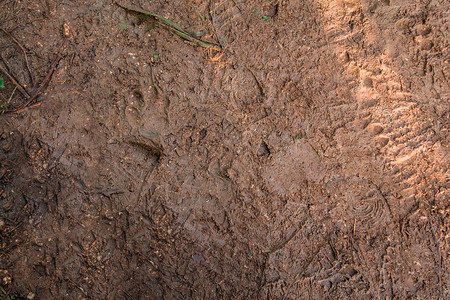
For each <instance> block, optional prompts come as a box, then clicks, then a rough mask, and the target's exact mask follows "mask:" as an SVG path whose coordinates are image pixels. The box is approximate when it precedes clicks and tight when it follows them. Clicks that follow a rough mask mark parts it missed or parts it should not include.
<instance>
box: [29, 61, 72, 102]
mask: <svg viewBox="0 0 450 300" xmlns="http://www.w3.org/2000/svg"><path fill="white" fill-rule="evenodd" d="M62 58H63V57H62V56H58V57H57V58H56V59H55V61H54V62H53V65H52V67H51V68H50V71H48V74H47V77H45V79H44V81H42V83H41V85H40V86H39V88H38V89H37V90H36V92H35V93H34V94H33V96H32V97H30V100H28V102H27V103H26V104H25V105H24V106H25V107H26V106H28V105H30V104H31V103H33V101H34V100H36V99H37V98H38V97H39V95H40V94H41V93H42V92H43V90H44V88H45V87H46V86H47V84H48V83H49V82H50V79H52V76H53V73H54V72H55V70H56V68H57V67H58V64H59V62H60V61H61V59H62Z"/></svg>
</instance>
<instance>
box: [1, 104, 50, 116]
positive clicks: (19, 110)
mask: <svg viewBox="0 0 450 300" xmlns="http://www.w3.org/2000/svg"><path fill="white" fill-rule="evenodd" d="M41 104H42V102H38V103H35V104H32V105H29V106H25V107H22V108H18V109H16V110H10V111H6V112H5V113H15V114H20V113H21V112H24V111H26V110H27V109H30V108H36V107H39V106H41Z"/></svg>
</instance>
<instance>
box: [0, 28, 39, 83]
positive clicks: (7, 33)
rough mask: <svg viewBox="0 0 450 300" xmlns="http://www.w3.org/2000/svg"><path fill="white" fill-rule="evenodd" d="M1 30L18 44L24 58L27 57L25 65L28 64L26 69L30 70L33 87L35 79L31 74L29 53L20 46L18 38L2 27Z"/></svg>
mask: <svg viewBox="0 0 450 300" xmlns="http://www.w3.org/2000/svg"><path fill="white" fill-rule="evenodd" d="M0 30H1V31H3V32H4V33H5V34H6V35H7V36H8V37H9V38H10V39H11V40H13V42H14V43H16V45H17V46H19V48H20V49H21V50H22V52H23V56H24V57H25V64H26V67H27V70H28V74H29V75H30V79H31V85H34V77H33V73H32V72H31V69H30V63H29V62H28V55H27V51H26V50H25V48H24V47H23V46H22V44H20V43H19V41H18V40H16V38H15V37H13V36H12V35H11V34H10V33H9V32H8V31H6V30H5V29H3V28H1V27H0Z"/></svg>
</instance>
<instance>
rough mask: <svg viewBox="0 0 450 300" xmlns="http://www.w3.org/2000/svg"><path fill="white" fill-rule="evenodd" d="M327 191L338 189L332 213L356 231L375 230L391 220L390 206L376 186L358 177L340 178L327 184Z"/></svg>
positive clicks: (331, 191)
mask: <svg viewBox="0 0 450 300" xmlns="http://www.w3.org/2000/svg"><path fill="white" fill-rule="evenodd" d="M327 190H328V192H330V193H332V194H335V193H333V191H340V192H341V193H342V194H340V195H339V196H337V200H338V205H337V206H336V208H335V209H334V210H335V212H334V213H333V214H335V215H337V216H341V219H342V220H343V221H344V222H345V224H346V226H349V227H350V226H355V228H356V227H357V228H358V229H357V230H358V231H363V232H368V231H371V230H377V228H378V227H379V226H384V225H385V224H387V223H388V222H390V220H391V212H390V206H389V203H388V202H387V200H386V199H385V198H384V196H383V195H382V194H381V192H380V190H379V189H378V188H377V186H376V185H375V184H373V183H371V182H370V181H369V180H367V179H365V178H360V177H356V176H354V177H351V178H347V179H343V178H341V179H340V180H335V182H333V183H330V184H329V185H328V186H327Z"/></svg>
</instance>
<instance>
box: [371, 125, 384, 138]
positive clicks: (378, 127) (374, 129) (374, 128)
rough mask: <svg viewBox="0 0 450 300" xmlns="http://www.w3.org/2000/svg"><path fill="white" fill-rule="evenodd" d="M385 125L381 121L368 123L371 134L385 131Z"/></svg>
mask: <svg viewBox="0 0 450 300" xmlns="http://www.w3.org/2000/svg"><path fill="white" fill-rule="evenodd" d="M383 129H384V128H383V126H382V125H381V124H380V123H372V124H369V125H367V131H368V132H369V133H370V134H371V135H377V134H380V133H382V132H383Z"/></svg>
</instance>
